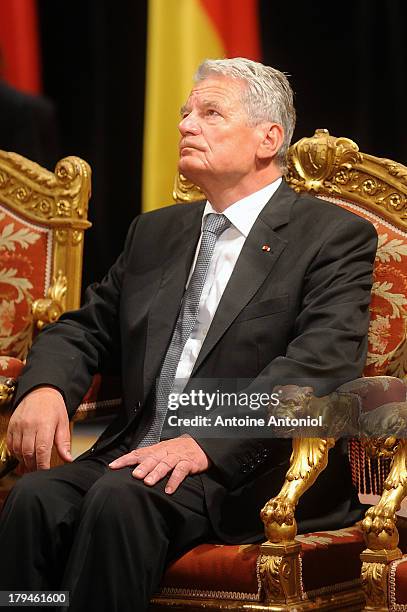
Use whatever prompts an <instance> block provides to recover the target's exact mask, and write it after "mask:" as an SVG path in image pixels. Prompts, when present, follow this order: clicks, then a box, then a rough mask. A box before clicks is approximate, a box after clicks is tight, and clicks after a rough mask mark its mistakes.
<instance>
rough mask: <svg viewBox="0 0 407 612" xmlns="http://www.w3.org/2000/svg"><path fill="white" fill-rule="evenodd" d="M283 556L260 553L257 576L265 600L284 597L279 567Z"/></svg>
mask: <svg viewBox="0 0 407 612" xmlns="http://www.w3.org/2000/svg"><path fill="white" fill-rule="evenodd" d="M282 564H283V557H274V556H269V555H262V556H261V558H260V563H259V576H260V580H261V584H262V587H263V589H264V595H265V599H266V601H279V600H280V601H281V600H283V599H284V589H283V585H282V584H281V582H280V569H281V567H282Z"/></svg>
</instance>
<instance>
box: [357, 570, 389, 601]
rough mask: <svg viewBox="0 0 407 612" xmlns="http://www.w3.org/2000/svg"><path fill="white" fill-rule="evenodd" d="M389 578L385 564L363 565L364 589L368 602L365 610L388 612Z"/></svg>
mask: <svg viewBox="0 0 407 612" xmlns="http://www.w3.org/2000/svg"><path fill="white" fill-rule="evenodd" d="M387 577H388V568H387V566H386V564H385V563H366V562H364V563H363V564H362V588H363V591H364V593H365V596H366V600H367V607H366V608H365V610H377V611H378V610H383V611H384V610H386V611H387V610H388V607H387Z"/></svg>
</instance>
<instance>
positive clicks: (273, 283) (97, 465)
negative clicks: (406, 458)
mask: <svg viewBox="0 0 407 612" xmlns="http://www.w3.org/2000/svg"><path fill="white" fill-rule="evenodd" d="M294 122H295V112H294V107H293V101H292V91H291V89H290V86H289V84H288V81H287V79H286V77H285V76H284V75H283V74H282V73H281V72H279V71H278V70H275V69H273V68H270V67H267V66H263V65H261V64H258V63H254V62H251V61H249V60H245V59H234V60H208V61H206V62H204V63H203V64H202V65H201V66H200V67H199V69H198V72H197V75H196V78H195V85H194V87H193V89H192V91H191V94H190V96H189V98H188V100H187V101H186V104H185V106H184V107H183V109H182V116H181V122H180V124H179V129H180V133H181V138H180V161H179V169H180V171H181V172H182V173H183V174H184V175H185V176H187V177H188V178H189V179H191V180H192V181H193V182H194V183H196V184H197V185H199V186H200V187H201V189H202V190H203V192H204V193H205V196H206V198H207V200H206V201H203V202H198V203H195V204H191V205H188V206H185V205H175V206H170V207H168V208H165V209H161V210H158V211H154V212H151V213H148V214H144V215H141V216H139V217H138V218H137V219H136V220H135V221H134V222H133V224H132V225H131V227H130V230H129V233H128V237H127V240H126V244H125V247H124V251H123V253H122V255H121V256H120V257H119V259H118V260H117V262H116V263H115V264H114V265H113V267H112V268H111V270H110V271H109V272H108V274H107V276H106V277H105V278H104V279H103V281H102V282H101V283H98V284H95V285H93V286H91V287H90V288H89V289H88V292H87V298H86V302H85V304H84V306H83V307H82V308H81V309H80V310H78V311H75V312H70V313H67V314H65V315H63V316H62V317H61V319H60V321H59V322H58V323H56V324H55V325H52V326H49V327H48V328H47V329H45V330H44V331H43V332H42V333H41V335H40V336H39V338H38V340H37V341H36V342H35V344H34V346H33V349H32V351H31V354H30V357H29V359H28V361H27V365H26V368H25V371H24V373H23V375H22V377H21V379H20V381H19V387H18V394H17V401H16V409H15V412H14V414H13V417H12V419H11V421H10V426H9V431H8V444H9V447H10V448H11V449H12V450H13V452H14V453H15V454H16V455H17V456H19V457H20V458H21V459H22V461H24V463H25V464H26V465H27V466H28V468H29V469H30V470H32V471H33V473H30V474H27V475H26V476H24V477H23V478H22V479H21V481H20V482H19V483H18V484H17V485H16V487H15V488H14V490H13V491H12V493H11V495H10V496H9V498H8V500H7V503H6V505H5V508H4V511H3V516H2V520H1V522H0V542H1V543H2V546H3V548H2V549H3V550H7V551H8V554H7V567H3V566H4V565H5V556H3V561H2V562H1V564H2V565H1V569H0V576H1V581H2V584H1V588H2V589H16V588H19V589H56V588H63V589H66V590H69V591H70V597H71V605H70V609H71V610H75V611H78V610H106V611H109V612H112V611H115V610H117V611H119V610H120V612H124V611H127V610H128V611H129V612H130V610H132V611H133V610H135V609H137V610H142V609H145V608H146V606H147V602H148V600H149V598H150V597H151V594H152V593H153V592H154V590H155V589H156V588H157V587H158V585H159V582H160V578H161V576H162V573H163V571H164V568H165V565H166V563H167V562H168V560H170V559H172V558H174V557H175V556H177V555H179V554H181V553H182V552H183V551H185V550H186V549H188V547H192V546H194V545H195V544H197V543H198V542H201V541H203V540H205V539H212V540H213V539H216V540H217V541H223V542H236V541H241V542H252V541H255V540H256V539H259V538H261V537H262V525H261V522H260V519H259V517H258V512H259V508H260V507H261V505H262V503H264V502H265V501H266V500H267V499H268V498H270V497H271V496H272V494H273V493H276V492H277V490H278V487H279V486H280V485H281V483H282V480H283V476H284V471H285V469H286V467H287V458H288V456H289V449H288V448H287V444H286V443H285V442H281V441H278V440H272V439H267V438H261V439H260V438H253V439H251V438H248V437H239V436H238V435H237V434H236V435H235V436H230V437H228V438H226V439H224V440H218V439H216V438H211V437H206V438H202V437H199V436H194V434H193V431H190V432H189V435H186V434H183V435H178V436H175V437H172V438H169V439H164V437H163V435H162V432H163V425H164V423H165V420H166V409H167V407H168V395H169V393H171V392H173V391H174V390H176V391H177V392H180V391H182V390H184V392H188V390H189V389H191V388H193V386H194V381H197V380H198V379H202V380H207V379H219V380H220V379H227V380H231V379H243V378H244V379H249V380H252V381H253V380H257V379H258V378H259V377H260V378H261V379H262V380H263V381H264V380H267V381H269V383H270V385H271V387H273V385H278V384H281V383H284V382H287V381H291V380H307V381H310V380H311V381H313V380H315V381H323V382H322V386H320V390H321V391H323V392H326V391H329V390H331V389H333V388H334V387H335V386H337V385H338V384H340V383H341V382H345V381H348V380H350V379H352V378H355V377H357V376H359V375H360V374H361V372H362V369H363V365H364V360H365V355H366V334H367V330H368V320H369V314H368V308H369V300H370V288H371V279H372V262H373V259H374V254H375V248H376V233H375V230H374V228H373V226H372V225H371V224H369V223H368V222H366V221H364V220H362V219H361V218H359V217H357V216H355V215H353V214H351V213H349V212H347V211H344V210H342V209H340V208H338V207H336V206H334V205H332V204H329V203H326V202H320V201H318V200H317V199H315V198H313V197H310V196H299V195H297V194H296V193H294V192H293V191H292V190H291V189H290V188H289V187H288V186H287V185H286V184H285V183H284V180H283V179H282V176H283V174H284V168H285V156H286V152H287V148H288V146H289V143H290V139H291V136H292V132H293V129H294ZM118 362H120V365H121V375H122V381H123V405H122V407H121V410H120V413H119V414H118V416H117V418H116V419H115V420H114V421H113V422H112V424H111V425H110V426H109V427H108V428H107V430H106V431H105V432H104V433H103V434H102V436H101V438H100V439H99V440H98V441H97V443H96V444H95V446H94V447H93V448H91V449H90V450H89V451H88V452H86V453H85V454H84V455H82V456H81V457H79V458H78V459H77V460H75V461H74V462H72V459H71V456H70V452H69V445H70V442H69V426H68V418H69V416H72V414H73V413H74V412H75V410H76V408H77V406H78V404H79V403H80V401H81V398H82V397H83V395H84V393H85V391H86V390H87V388H88V386H89V384H90V381H91V378H92V375H93V374H94V373H95V372H98V371H104V370H107V369H108V368H109V367H110V365H111V364H112V363H113V364H114V363H118ZM157 379H159V380H158V383H157V384H156V381H157ZM316 387H318V385H316ZM53 441H55V444H56V446H57V448H58V450H59V453H60V455H61V457H62V458H63V459H64V460H65V461H67V463H66V464H65V465H63V466H61V467H58V468H53V469H50V470H48V469H47V468H49V461H50V449H51V445H52V442H53ZM34 470H37V471H34ZM338 482H340V483H341V486H337V483H338ZM236 508H239V512H236V510H235V509H236ZM240 510H241V511H240ZM354 510H355V493H354V491H353V489H352V485H351V480H350V474H349V466H348V464H347V459H346V457H345V456H344V454H343V453H342V452H341V447H340V446H338V447H337V448H336V449H334V450H333V451H332V457H331V460H330V463H329V467H328V468H327V470H326V471H325V472H324V473H323V474H322V476H321V478H320V479H319V481H318V482H317V484H316V485H315V486H314V487H313V489H312V490H311V491H310V492H309V494H307V496H305V497H304V501H303V503H300V507H299V518H300V526H301V525H302V526H303V527H310V526H311V525H312V524H313V523H312V521H314V524H317V525H318V526H319V527H321V528H322V527H324V528H333V527H335V526H339V525H341V524H342V525H344V524H346V523H347V522H349V521H350V520H352V518H355V516H356V513H355V512H354ZM301 521H302V522H301ZM11 541H13V544H11V543H10V542H11ZM13 550H14V551H15V552H12V551H13ZM11 556H13V558H10V557H11Z"/></svg>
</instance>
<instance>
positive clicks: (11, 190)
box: [0, 151, 90, 229]
mask: <svg viewBox="0 0 407 612" xmlns="http://www.w3.org/2000/svg"><path fill="white" fill-rule="evenodd" d="M0 197H1V199H2V200H3V201H5V202H6V203H7V204H8V205H10V206H11V207H12V208H14V209H16V210H18V211H20V212H21V210H24V211H25V213H26V214H27V215H28V216H30V217H31V219H33V218H34V217H35V218H36V219H38V218H43V219H47V220H48V221H50V220H54V221H55V222H58V221H61V219H62V220H63V219H66V220H70V221H76V222H77V223H78V227H81V228H83V229H85V228H86V227H89V225H90V223H89V222H88V221H87V220H86V216H87V211H88V201H89V197H90V168H89V166H88V164H87V163H86V162H84V161H83V160H81V159H79V158H78V157H66V158H65V159H63V160H61V161H60V162H58V164H57V166H56V168H55V173H51V172H49V171H48V170H45V169H44V168H41V166H39V165H38V164H36V163H34V162H31V161H29V160H27V159H25V158H24V157H22V156H21V155H18V154H17V153H6V152H5V151H0Z"/></svg>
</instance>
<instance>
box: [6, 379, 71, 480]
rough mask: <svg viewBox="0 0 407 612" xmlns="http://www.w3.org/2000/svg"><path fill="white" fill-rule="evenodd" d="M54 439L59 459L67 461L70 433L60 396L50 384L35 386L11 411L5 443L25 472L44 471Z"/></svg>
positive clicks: (62, 399)
mask: <svg viewBox="0 0 407 612" xmlns="http://www.w3.org/2000/svg"><path fill="white" fill-rule="evenodd" d="M54 441H55V446H56V449H57V451H58V454H59V456H60V457H61V459H63V461H69V462H71V461H72V456H71V451H70V448H71V434H70V431H69V420H68V413H67V411H66V407H65V402H64V398H63V397H62V395H61V393H60V392H59V391H57V389H54V388H53V387H38V388H37V389H34V391H31V393H28V394H27V395H26V396H25V397H24V399H23V400H22V401H21V402H20V404H18V406H17V408H16V409H15V411H14V412H13V414H12V416H11V419H10V422H9V426H8V430H7V446H8V448H9V450H10V451H11V452H12V453H13V454H14V455H15V456H16V457H17V459H19V460H20V461H22V462H23V463H24V465H25V466H26V468H27V469H28V470H29V471H34V470H36V469H38V470H46V469H48V468H49V467H50V460H51V450H52V445H53V443H54Z"/></svg>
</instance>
